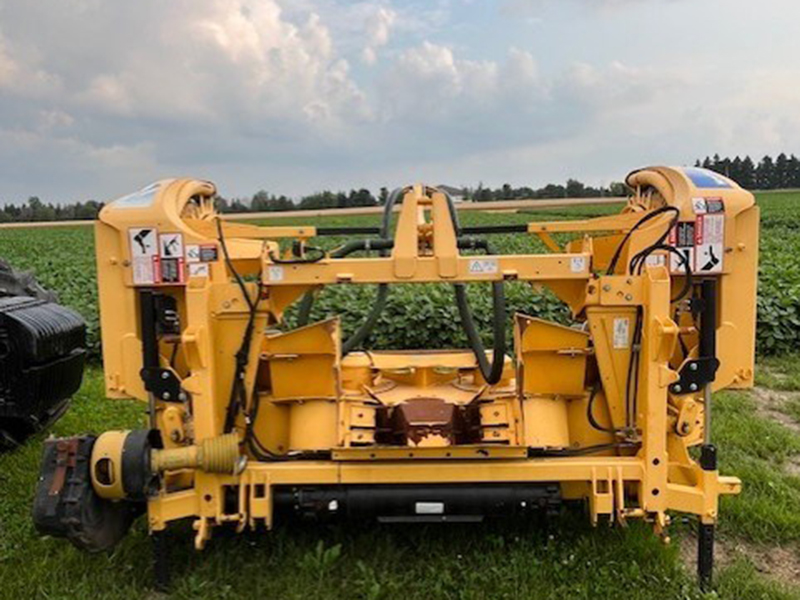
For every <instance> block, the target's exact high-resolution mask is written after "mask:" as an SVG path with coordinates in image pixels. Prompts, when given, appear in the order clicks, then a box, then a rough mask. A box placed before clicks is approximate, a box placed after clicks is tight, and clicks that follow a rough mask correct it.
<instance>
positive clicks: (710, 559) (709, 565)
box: [697, 400, 717, 592]
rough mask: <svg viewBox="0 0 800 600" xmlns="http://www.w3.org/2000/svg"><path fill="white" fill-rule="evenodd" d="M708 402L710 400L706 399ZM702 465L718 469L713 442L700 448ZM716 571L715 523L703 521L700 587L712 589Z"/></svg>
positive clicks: (699, 549) (699, 537)
mask: <svg viewBox="0 0 800 600" xmlns="http://www.w3.org/2000/svg"><path fill="white" fill-rule="evenodd" d="M706 402H708V400H706ZM700 467H701V468H702V469H703V470H704V471H716V470H717V449H716V447H714V445H713V444H703V446H702V447H701V449H700ZM713 571H714V524H713V523H703V522H702V520H701V521H700V523H699V525H698V530H697V578H698V580H699V583H700V589H701V590H703V591H704V592H708V591H711V578H712V575H713Z"/></svg>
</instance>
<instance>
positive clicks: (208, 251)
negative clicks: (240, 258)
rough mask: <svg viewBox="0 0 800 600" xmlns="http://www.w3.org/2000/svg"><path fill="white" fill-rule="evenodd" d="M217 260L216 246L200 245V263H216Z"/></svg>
mask: <svg viewBox="0 0 800 600" xmlns="http://www.w3.org/2000/svg"><path fill="white" fill-rule="evenodd" d="M218 259H219V251H218V250H217V245H216V244H200V262H216V261H217V260H218Z"/></svg>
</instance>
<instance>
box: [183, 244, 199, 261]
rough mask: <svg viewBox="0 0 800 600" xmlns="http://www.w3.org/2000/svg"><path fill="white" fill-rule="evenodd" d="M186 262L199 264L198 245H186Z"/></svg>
mask: <svg viewBox="0 0 800 600" xmlns="http://www.w3.org/2000/svg"><path fill="white" fill-rule="evenodd" d="M186 262H187V263H189V264H191V263H196V262H200V246H199V245H198V244H186Z"/></svg>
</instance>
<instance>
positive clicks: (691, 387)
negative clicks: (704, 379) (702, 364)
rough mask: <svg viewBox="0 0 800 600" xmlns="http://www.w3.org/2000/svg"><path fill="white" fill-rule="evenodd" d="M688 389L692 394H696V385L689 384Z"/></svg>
mask: <svg viewBox="0 0 800 600" xmlns="http://www.w3.org/2000/svg"><path fill="white" fill-rule="evenodd" d="M689 389H690V390H691V391H693V392H696V391H697V384H696V383H693V384H691V385H690V386H689Z"/></svg>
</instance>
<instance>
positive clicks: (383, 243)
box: [329, 238, 394, 258]
mask: <svg viewBox="0 0 800 600" xmlns="http://www.w3.org/2000/svg"><path fill="white" fill-rule="evenodd" d="M392 248H394V240H388V239H384V238H380V239H377V240H353V241H352V242H347V243H346V244H345V245H344V246H342V247H341V248H337V249H336V250H334V251H332V252H331V253H330V254H329V256H330V257H331V258H344V257H345V256H348V255H349V254H352V253H353V252H360V251H362V250H366V251H370V250H391V249H392Z"/></svg>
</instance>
